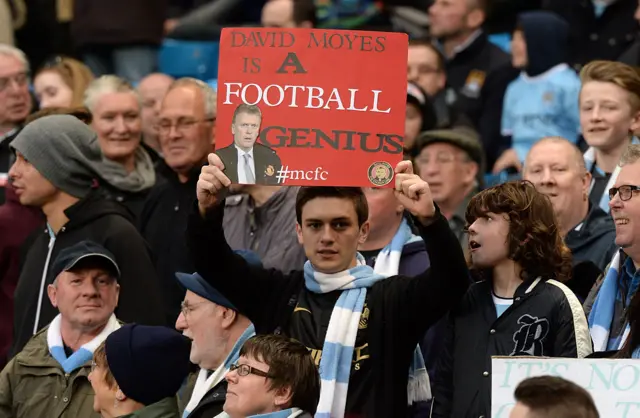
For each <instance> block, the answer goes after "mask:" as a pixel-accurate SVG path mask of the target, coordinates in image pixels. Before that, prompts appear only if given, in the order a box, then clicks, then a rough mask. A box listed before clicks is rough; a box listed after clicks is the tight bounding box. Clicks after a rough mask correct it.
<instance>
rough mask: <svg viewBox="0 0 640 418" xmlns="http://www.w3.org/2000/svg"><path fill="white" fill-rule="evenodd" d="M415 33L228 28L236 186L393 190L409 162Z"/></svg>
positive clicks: (220, 133) (226, 102)
mask: <svg viewBox="0 0 640 418" xmlns="http://www.w3.org/2000/svg"><path fill="white" fill-rule="evenodd" d="M407 45H408V39H407V35H406V34H400V33H384V32H361V31H338V30H316V29H272V28H227V29H224V30H223V31H222V36H221V39H220V68H219V72H218V116H217V122H216V126H217V127H216V129H217V131H216V153H217V154H218V155H219V156H220V158H221V159H222V161H223V162H224V164H225V173H226V174H227V176H228V177H229V179H230V180H231V181H232V182H233V183H240V184H253V183H257V184H273V185H289V186H309V185H317V186H353V187H377V186H379V187H384V186H387V185H389V186H390V184H391V181H392V179H393V169H394V168H395V166H396V164H397V163H398V162H399V161H401V160H402V155H403V147H402V143H403V134H404V121H405V107H406V100H407V99H406V91H407V79H406V72H407V49H408V46H407Z"/></svg>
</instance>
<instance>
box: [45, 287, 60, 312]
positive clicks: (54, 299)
mask: <svg viewBox="0 0 640 418" xmlns="http://www.w3.org/2000/svg"><path fill="white" fill-rule="evenodd" d="M47 296H49V301H51V305H53V307H54V308H57V307H58V288H57V287H56V282H55V281H54V282H53V284H50V285H49V286H47Z"/></svg>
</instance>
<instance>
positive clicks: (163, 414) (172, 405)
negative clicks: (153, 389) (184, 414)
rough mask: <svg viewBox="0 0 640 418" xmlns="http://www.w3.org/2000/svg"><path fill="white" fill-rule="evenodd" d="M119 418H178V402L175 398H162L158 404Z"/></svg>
mask: <svg viewBox="0 0 640 418" xmlns="http://www.w3.org/2000/svg"><path fill="white" fill-rule="evenodd" d="M120 418H180V411H178V400H177V399H176V398H175V397H173V398H164V399H163V400H161V401H160V402H156V403H154V404H151V405H149V406H145V407H144V408H142V409H139V410H137V411H136V412H134V413H133V414H128V415H123V416H122V417H120Z"/></svg>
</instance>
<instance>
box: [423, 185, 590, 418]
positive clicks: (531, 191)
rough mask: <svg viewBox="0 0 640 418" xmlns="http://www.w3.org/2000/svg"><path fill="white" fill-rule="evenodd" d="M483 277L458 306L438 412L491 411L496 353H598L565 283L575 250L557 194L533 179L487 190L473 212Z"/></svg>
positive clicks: (471, 225) (439, 376) (443, 361)
mask: <svg viewBox="0 0 640 418" xmlns="http://www.w3.org/2000/svg"><path fill="white" fill-rule="evenodd" d="M466 220H467V225H468V227H467V228H468V233H469V252H470V254H469V256H470V265H471V269H472V272H473V273H474V274H476V275H477V278H478V279H479V280H478V282H477V283H475V284H474V285H473V286H471V287H470V288H469V291H468V292H467V294H466V296H465V297H464V299H463V300H462V302H461V304H460V305H459V306H458V307H457V308H456V309H454V310H453V311H452V312H451V313H450V319H449V332H448V336H447V339H446V341H445V349H444V351H443V354H442V356H441V357H440V360H439V365H438V369H437V372H436V382H435V390H434V392H435V393H434V394H435V396H434V398H435V399H434V406H433V415H432V417H479V416H486V417H488V416H490V415H491V357H492V356H548V357H572V358H582V357H585V356H587V355H588V354H590V353H591V352H592V348H591V338H590V336H589V328H588V324H587V320H586V317H585V314H584V312H583V310H582V307H581V305H580V302H579V301H578V299H577V298H576V296H575V295H574V294H573V293H572V292H571V290H569V289H568V288H567V287H566V286H565V285H564V284H562V282H566V281H567V280H568V279H569V276H570V274H571V255H570V252H569V249H568V248H567V247H566V246H565V245H564V243H563V241H562V237H561V236H560V233H559V230H558V226H557V221H556V219H555V215H554V212H553V208H552V206H551V202H550V201H549V198H548V197H546V196H545V195H543V194H541V193H539V192H538V191H536V189H535V187H534V186H533V184H532V183H530V182H527V181H521V182H510V183H505V184H501V185H499V186H496V187H492V188H490V189H487V190H484V191H483V192H481V193H479V194H477V195H476V196H474V197H473V199H472V200H471V201H470V202H469V206H468V207H467V212H466Z"/></svg>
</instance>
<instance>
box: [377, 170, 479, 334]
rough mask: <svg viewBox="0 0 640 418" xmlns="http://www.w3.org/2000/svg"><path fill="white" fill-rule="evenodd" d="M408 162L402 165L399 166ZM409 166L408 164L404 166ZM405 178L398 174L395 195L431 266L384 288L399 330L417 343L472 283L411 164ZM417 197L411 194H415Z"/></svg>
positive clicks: (460, 254)
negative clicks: (424, 249)
mask: <svg viewBox="0 0 640 418" xmlns="http://www.w3.org/2000/svg"><path fill="white" fill-rule="evenodd" d="M405 162H407V161H403V162H402V163H401V164H403V163H405ZM407 163H408V162H407ZM406 170H407V172H405V173H404V174H397V175H396V176H397V177H399V179H398V181H400V183H401V185H400V186H399V188H400V189H401V190H402V191H401V192H398V193H397V197H398V200H399V201H400V203H401V204H402V205H403V206H404V207H405V208H406V209H407V210H409V211H410V212H411V213H412V215H413V219H414V223H415V224H416V226H417V227H418V231H419V232H420V236H421V237H422V239H423V240H424V242H425V244H426V247H427V253H428V254H429V260H430V262H431V265H430V267H429V269H427V270H426V271H425V272H423V273H421V274H419V275H417V276H415V277H399V278H398V279H397V280H393V281H390V282H389V283H388V284H387V285H388V286H391V287H393V288H394V291H393V292H388V294H389V295H390V296H391V295H393V296H392V297H393V300H389V299H388V300H387V303H392V304H395V308H396V312H398V313H400V315H399V316H398V317H397V319H398V320H399V323H398V324H397V328H398V329H402V328H405V329H402V332H406V333H407V334H406V335H411V336H412V338H411V339H412V340H415V343H416V344H417V343H418V341H420V339H421V338H422V337H423V336H424V333H425V332H426V331H427V329H428V328H429V326H431V325H433V324H434V323H435V322H437V321H438V320H439V319H440V318H441V317H442V316H444V314H445V313H447V311H449V310H451V309H452V308H453V307H454V306H456V305H457V304H458V303H459V301H460V300H461V299H462V297H463V296H464V294H465V292H466V291H467V288H468V287H469V284H470V283H471V279H470V276H469V270H468V269H467V265H466V262H465V258H464V254H463V252H462V248H461V247H460V244H459V242H458V240H457V238H456V236H455V235H454V233H453V232H452V231H451V228H449V224H448V223H447V220H446V219H445V217H444V216H442V214H441V213H440V211H439V210H438V209H437V208H436V207H435V205H434V203H433V199H432V198H431V192H430V190H429V185H428V184H427V183H426V182H425V181H424V180H422V179H420V177H418V176H416V175H414V174H413V173H412V170H411V165H410V163H409V164H408V165H407V168H406ZM416 191H417V193H414V192H416Z"/></svg>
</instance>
